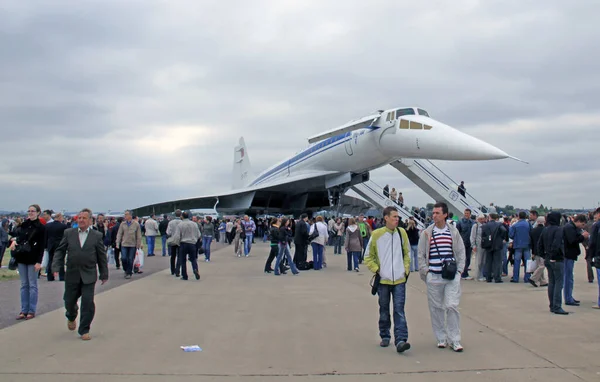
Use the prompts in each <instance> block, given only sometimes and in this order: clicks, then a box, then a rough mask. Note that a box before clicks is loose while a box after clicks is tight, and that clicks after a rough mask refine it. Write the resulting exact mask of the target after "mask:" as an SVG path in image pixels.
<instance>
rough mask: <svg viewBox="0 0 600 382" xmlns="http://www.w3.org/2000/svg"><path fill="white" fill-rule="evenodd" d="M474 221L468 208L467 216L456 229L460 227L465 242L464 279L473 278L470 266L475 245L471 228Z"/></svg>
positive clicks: (459, 230)
mask: <svg viewBox="0 0 600 382" xmlns="http://www.w3.org/2000/svg"><path fill="white" fill-rule="evenodd" d="M473 223H474V222H473V220H472V219H471V210H470V209H469V208H467V209H466V210H465V216H464V217H463V218H462V219H461V220H460V221H459V222H458V224H457V225H456V229H458V232H459V233H460V237H461V238H462V240H463V243H464V244H465V254H466V256H467V259H466V263H465V270H464V271H463V273H462V278H463V280H473V277H471V276H469V267H470V266H471V256H472V254H473V247H472V246H471V228H473Z"/></svg>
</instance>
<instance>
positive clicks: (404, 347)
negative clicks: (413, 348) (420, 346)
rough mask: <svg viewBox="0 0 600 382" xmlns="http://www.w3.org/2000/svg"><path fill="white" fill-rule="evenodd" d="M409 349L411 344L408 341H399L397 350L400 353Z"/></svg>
mask: <svg viewBox="0 0 600 382" xmlns="http://www.w3.org/2000/svg"><path fill="white" fill-rule="evenodd" d="M408 349H410V344H409V343H408V342H404V341H400V342H398V345H396V351H397V352H398V353H404V352H405V351H407V350H408Z"/></svg>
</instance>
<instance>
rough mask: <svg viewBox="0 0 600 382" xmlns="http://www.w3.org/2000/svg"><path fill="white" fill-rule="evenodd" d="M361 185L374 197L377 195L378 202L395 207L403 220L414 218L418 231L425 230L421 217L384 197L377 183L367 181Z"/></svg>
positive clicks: (381, 188)
mask: <svg viewBox="0 0 600 382" xmlns="http://www.w3.org/2000/svg"><path fill="white" fill-rule="evenodd" d="M361 184H362V185H363V186H365V187H366V188H368V189H369V190H370V191H371V192H372V193H373V194H374V195H377V196H378V197H379V199H380V200H386V201H389V202H391V203H392V204H393V205H394V207H396V208H397V209H398V210H399V211H401V212H403V213H402V215H404V217H405V218H409V217H413V218H415V220H416V222H417V226H418V228H419V229H423V228H425V220H424V219H423V218H422V217H421V215H418V214H415V213H414V212H413V211H411V210H410V209H408V207H402V206H400V205H399V204H398V203H396V202H395V201H393V200H392V199H390V198H389V197H386V196H385V195H384V194H383V187H381V186H379V185H378V184H377V183H375V182H374V181H372V180H369V181H368V182H364V183H361ZM377 190H380V191H377ZM382 204H385V203H382Z"/></svg>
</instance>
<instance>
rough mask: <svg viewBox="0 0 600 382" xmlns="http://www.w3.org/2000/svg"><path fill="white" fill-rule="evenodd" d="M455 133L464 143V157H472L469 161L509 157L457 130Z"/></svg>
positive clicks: (494, 147) (497, 149)
mask: <svg viewBox="0 0 600 382" xmlns="http://www.w3.org/2000/svg"><path fill="white" fill-rule="evenodd" d="M456 132H457V133H458V134H460V138H459V139H460V140H461V141H462V142H464V146H463V148H464V153H465V155H466V156H470V157H472V158H470V159H469V160H493V159H505V158H508V157H510V155H508V154H507V153H505V152H504V151H502V150H500V149H499V148H497V147H496V146H493V145H491V144H489V143H487V142H484V141H482V140H481V139H478V138H475V137H473V136H470V135H468V134H465V133H462V132H460V131H458V130H456Z"/></svg>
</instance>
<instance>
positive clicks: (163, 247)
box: [162, 235, 167, 256]
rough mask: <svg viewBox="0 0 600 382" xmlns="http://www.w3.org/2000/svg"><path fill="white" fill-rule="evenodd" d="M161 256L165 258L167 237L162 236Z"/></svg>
mask: <svg viewBox="0 0 600 382" xmlns="http://www.w3.org/2000/svg"><path fill="white" fill-rule="evenodd" d="M162 255H163V256H167V235H162Z"/></svg>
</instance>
